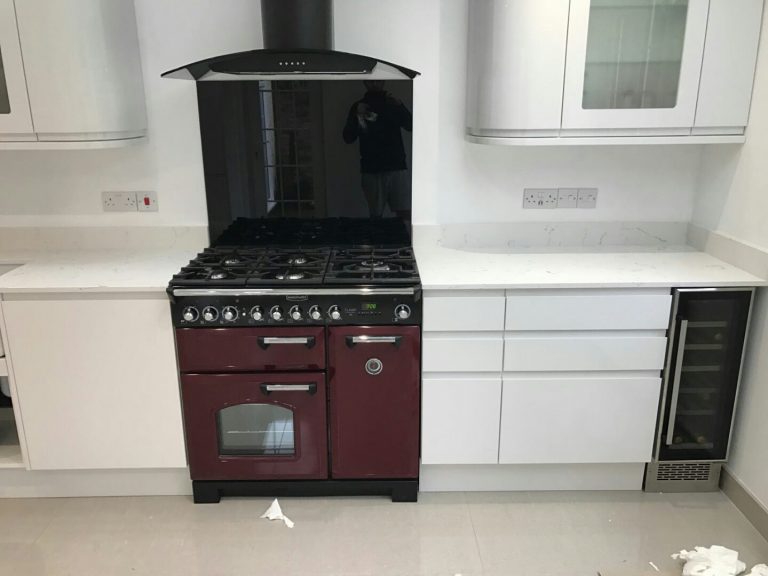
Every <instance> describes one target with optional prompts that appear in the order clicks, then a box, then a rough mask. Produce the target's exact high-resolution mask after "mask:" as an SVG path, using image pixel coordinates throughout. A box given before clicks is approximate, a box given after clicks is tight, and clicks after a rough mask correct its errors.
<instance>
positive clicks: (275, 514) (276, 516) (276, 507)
mask: <svg viewBox="0 0 768 576" xmlns="http://www.w3.org/2000/svg"><path fill="white" fill-rule="evenodd" d="M261 517H262V518H268V519H269V520H282V521H283V522H285V525H286V526H288V528H293V526H294V524H293V521H291V519H290V518H288V516H286V515H285V514H283V509H282V508H280V503H279V502H278V501H277V498H275V499H274V500H272V504H270V505H269V508H267V511H266V512H264V514H262V515H261Z"/></svg>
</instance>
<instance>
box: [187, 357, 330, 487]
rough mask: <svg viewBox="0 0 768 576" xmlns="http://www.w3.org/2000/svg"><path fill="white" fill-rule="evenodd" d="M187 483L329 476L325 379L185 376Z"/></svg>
mask: <svg viewBox="0 0 768 576" xmlns="http://www.w3.org/2000/svg"><path fill="white" fill-rule="evenodd" d="M181 386H182V397H183V402H184V426H185V429H186V438H187V452H188V455H189V468H190V473H191V476H192V479H193V480H295V479H323V478H327V477H328V440H327V432H326V393H325V375H324V374H323V373H319V372H310V373H301V374H274V373H273V374H184V375H182V377H181Z"/></svg>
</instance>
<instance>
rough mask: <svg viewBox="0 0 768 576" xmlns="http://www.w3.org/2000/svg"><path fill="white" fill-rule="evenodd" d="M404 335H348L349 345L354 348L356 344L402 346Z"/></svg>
mask: <svg viewBox="0 0 768 576" xmlns="http://www.w3.org/2000/svg"><path fill="white" fill-rule="evenodd" d="M402 339H403V337H402V336H366V335H362V336H347V346H349V347H350V348H352V347H353V346H355V345H356V344H394V345H395V346H400V342H401V341H402Z"/></svg>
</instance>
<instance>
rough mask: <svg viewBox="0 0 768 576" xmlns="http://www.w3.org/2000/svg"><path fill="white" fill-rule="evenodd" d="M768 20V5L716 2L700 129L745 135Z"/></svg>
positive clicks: (703, 74) (704, 71) (706, 59)
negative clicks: (767, 17)
mask: <svg viewBox="0 0 768 576" xmlns="http://www.w3.org/2000/svg"><path fill="white" fill-rule="evenodd" d="M762 16H763V0H710V3H709V24H708V25H707V43H706V46H705V48H704V62H703V63H702V66H701V83H700V85H699V101H698V104H697V106H696V121H695V124H694V127H695V129H696V130H699V131H707V129H710V130H709V131H713V130H720V131H722V132H724V133H743V131H744V127H745V126H746V125H747V122H748V120H749V107H750V103H751V101H752V85H753V83H754V80H755V63H756V61H757V52H758V45H759V44H760V28H761V22H762Z"/></svg>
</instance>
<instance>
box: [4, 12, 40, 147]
mask: <svg viewBox="0 0 768 576" xmlns="http://www.w3.org/2000/svg"><path fill="white" fill-rule="evenodd" d="M31 133H32V116H31V115H30V113H29V99H28V98H27V83H26V80H25V78H24V64H23V62H22V59H21V47H20V45H19V33H18V30H17V29H16V11H15V9H14V5H13V0H0V140H2V137H3V135H8V134H31Z"/></svg>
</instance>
